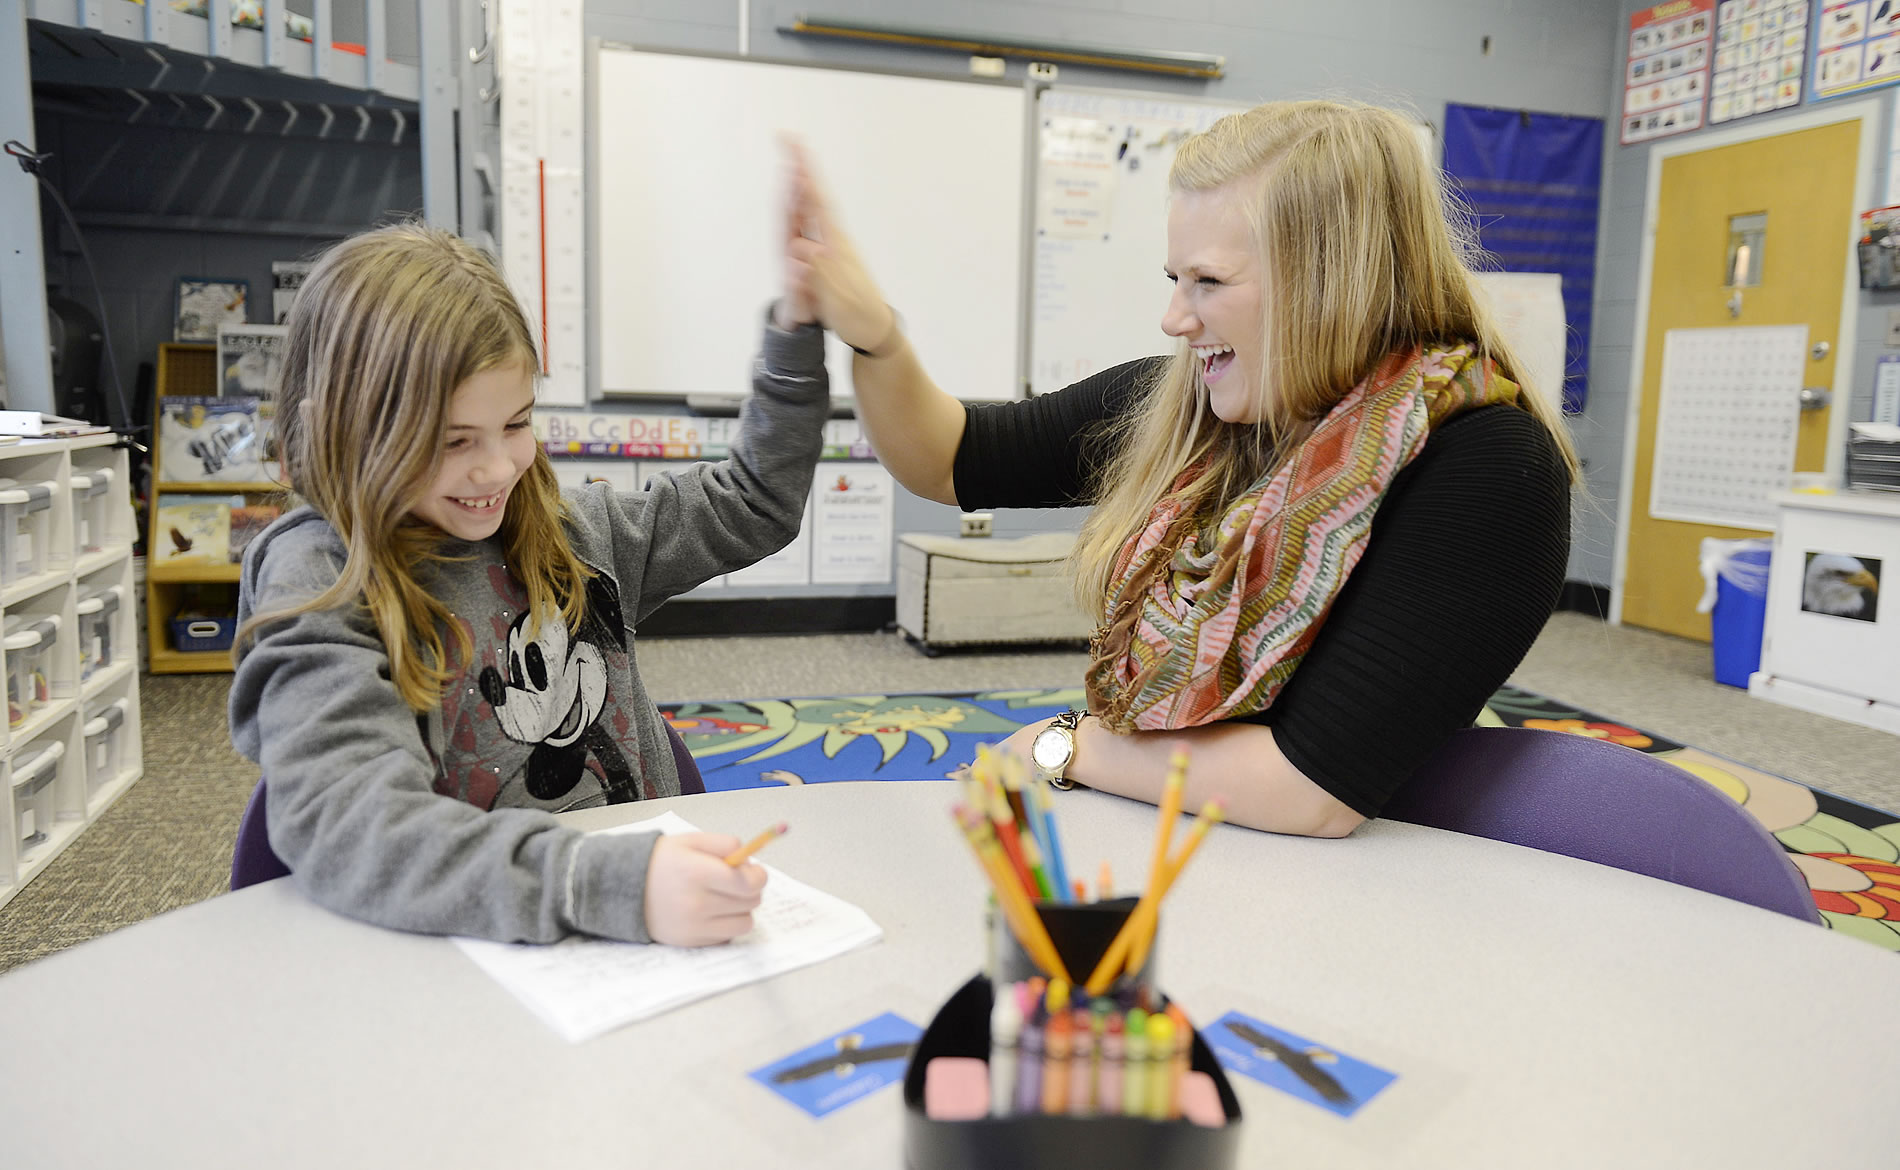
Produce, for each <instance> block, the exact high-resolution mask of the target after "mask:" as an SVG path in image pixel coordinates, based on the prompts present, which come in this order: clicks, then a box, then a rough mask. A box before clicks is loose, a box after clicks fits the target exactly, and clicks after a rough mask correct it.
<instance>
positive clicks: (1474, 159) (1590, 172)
mask: <svg viewBox="0 0 1900 1170" xmlns="http://www.w3.org/2000/svg"><path fill="white" fill-rule="evenodd" d="M1445 173H1446V175H1447V176H1448V177H1449V179H1450V181H1451V183H1452V185H1453V187H1454V189H1455V190H1458V191H1461V192H1462V193H1463V195H1464V198H1465V201H1466V202H1467V203H1468V204H1469V205H1470V207H1471V210H1472V212H1473V214H1474V216H1475V218H1476V223H1477V228H1478V241H1479V243H1480V244H1482V245H1483V247H1484V250H1485V251H1486V252H1488V253H1490V254H1491V256H1492V258H1493V259H1494V260H1495V261H1496V263H1497V266H1498V267H1499V268H1500V269H1502V270H1503V271H1505V272H1554V273H1556V274H1557V275H1558V276H1559V277H1561V278H1562V280H1563V299H1564V319H1565V322H1566V323H1567V325H1568V329H1567V331H1566V332H1567V337H1568V342H1569V344H1568V347H1567V350H1566V356H1565V363H1564V394H1563V401H1564V410H1565V411H1566V412H1567V413H1571V414H1577V413H1581V412H1582V410H1583V404H1584V398H1585V395H1586V393H1587V391H1588V379H1589V372H1590V298H1591V294H1592V292H1593V291H1594V289H1595V284H1596V254H1597V206H1598V202H1599V199H1600V196H1601V192H1602V187H1603V120H1602V119H1601V118H1573V117H1567V116H1564V115H1560V114H1533V113H1527V112H1525V111H1522V110H1498V109H1490V108H1487V107H1484V106H1460V105H1452V104H1447V105H1446V106H1445Z"/></svg>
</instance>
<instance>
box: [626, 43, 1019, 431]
mask: <svg viewBox="0 0 1900 1170" xmlns="http://www.w3.org/2000/svg"><path fill="white" fill-rule="evenodd" d="M595 66H596V67H595V73H594V78H593V82H594V84H593V105H592V110H591V113H592V117H593V127H594V135H593V140H594V151H593V160H594V166H593V168H592V171H593V179H594V183H593V205H592V215H593V218H594V220H595V224H596V230H595V234H594V240H595V254H594V256H593V257H592V267H593V271H594V278H595V280H594V284H595V289H596V295H595V296H594V298H593V333H594V337H595V339H596V348H597V351H598V360H597V361H596V362H595V363H594V369H595V370H596V371H597V375H598V381H597V382H596V383H595V386H594V389H595V390H596V392H597V393H598V394H600V395H603V396H610V397H611V396H617V395H639V394H668V395H674V394H724V395H741V394H744V393H745V392H746V391H747V390H748V388H749V387H750V385H751V366H752V359H753V355H754V353H755V352H756V351H757V349H758V341H759V329H760V324H761V321H762V317H761V310H762V308H763V306H764V305H765V303H766V302H767V301H769V300H770V299H771V298H772V297H774V296H776V295H778V290H779V289H780V288H781V287H782V281H781V270H780V257H781V256H782V251H781V249H780V247H779V239H780V235H779V233H780V232H781V231H782V230H783V224H784V215H783V203H784V176H783V166H782V159H781V154H780V151H779V146H778V142H777V135H778V133H779V132H780V131H781V130H787V131H792V132H794V133H796V134H798V135H799V136H800V137H802V138H803V139H804V141H805V143H806V146H807V148H808V149H809V150H810V151H811V153H812V155H813V158H814V160H815V163H816V166H817V169H818V172H819V177H820V180H821V181H822V182H823V184H824V186H825V187H826V189H827V190H828V191H829V192H830V195H831V201H832V206H833V209H834V210H835V211H836V212H837V214H838V215H839V217H840V220H841V222H842V225H843V226H844V228H845V229H846V230H847V231H848V232H849V233H850V234H851V236H852V238H853V239H854V240H855V241H856V243H857V246H858V251H859V253H860V254H861V255H862V256H863V257H864V260H865V263H866V265H867V266H868V267H869V268H870V269H871V272H872V275H873V276H874V277H875V278H876V279H877V280H878V282H879V284H880V286H881V287H882V288H883V290H884V294H885V296H886V297H888V298H889V299H890V302H891V304H892V305H894V306H895V307H896V308H897V310H898V311H899V312H900V313H902V314H903V317H904V321H905V326H906V331H907V332H908V334H909V335H910V339H911V344H912V345H913V346H914V348H915V349H916V351H917V354H918V356H919V357H920V358H921V359H922V361H923V363H924V368H925V369H927V370H929V371H930V373H931V375H932V376H933V378H934V379H935V380H936V382H937V384H938V385H940V386H942V387H943V388H944V389H945V390H947V391H949V392H950V393H952V394H955V395H957V396H958V397H960V398H971V399H1006V398H1015V397H1019V396H1020V387H1021V373H1020V371H1019V369H1018V363H1019V344H1020V340H1021V333H1022V326H1023V319H1024V311H1023V305H1022V292H1021V285H1022V282H1021V280H1020V273H1021V271H1022V263H1023V259H1022V257H1023V204H1024V194H1023V193H1024V183H1025V176H1024V174H1023V158H1024V153H1025V151H1024V134H1025V119H1024V102H1025V99H1024V96H1023V91H1022V90H1021V89H1020V88H1017V87H1015V86H1007V85H988V84H982V83H977V82H968V81H949V80H938V79H927V78H916V77H901V76H893V75H890V74H878V73H859V72H851V71H846V70H838V69H822V68H813V67H809V66H798V65H784V64H776V63H767V62H760V61H750V60H738V59H732V58H718V57H692V56H682V55H677V54H668V53H648V52H638V51H634V50H631V49H623V48H615V47H611V46H606V45H603V46H601V47H600V49H599V51H598V52H597V53H596V55H595ZM829 345H830V353H829V354H828V357H827V361H828V364H829V366H830V368H831V370H832V372H833V375H834V378H836V379H837V387H836V388H837V389H838V390H839V391H841V392H844V391H848V389H849V383H848V381H847V380H846V378H845V372H846V371H848V370H849V369H850V365H849V361H848V359H849V357H850V353H849V351H848V350H846V349H845V348H844V346H843V345H842V344H841V343H839V342H837V341H836V339H835V338H834V339H831V341H830V342H829Z"/></svg>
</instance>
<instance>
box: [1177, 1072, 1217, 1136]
mask: <svg viewBox="0 0 1900 1170" xmlns="http://www.w3.org/2000/svg"><path fill="white" fill-rule="evenodd" d="M1181 1116H1183V1117H1185V1118H1187V1119H1188V1120H1189V1121H1192V1122H1193V1123H1194V1124H1196V1125H1204V1126H1206V1127H1207V1128H1209V1129H1220V1128H1221V1127H1222V1126H1224V1125H1226V1124H1227V1111H1226V1110H1225V1109H1223V1108H1221V1103H1220V1090H1219V1089H1217V1088H1215V1087H1214V1078H1213V1077H1210V1076H1208V1075H1207V1074H1206V1073H1204V1072H1191V1073H1189V1074H1188V1075H1186V1076H1185V1077H1182V1078H1181Z"/></svg>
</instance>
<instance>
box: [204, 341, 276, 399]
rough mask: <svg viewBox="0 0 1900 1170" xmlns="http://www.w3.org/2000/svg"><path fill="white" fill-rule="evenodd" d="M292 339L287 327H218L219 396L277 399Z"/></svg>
mask: <svg viewBox="0 0 1900 1170" xmlns="http://www.w3.org/2000/svg"><path fill="white" fill-rule="evenodd" d="M289 335H290V327H289V326H287V325H220V326H218V393H219V394H220V395H224V396H227V397H229V396H234V395H241V394H248V395H250V396H251V397H253V398H276V397H277V384H278V383H279V382H280V381H282V380H283V374H284V346H285V344H286V340H287V338H288V337H289Z"/></svg>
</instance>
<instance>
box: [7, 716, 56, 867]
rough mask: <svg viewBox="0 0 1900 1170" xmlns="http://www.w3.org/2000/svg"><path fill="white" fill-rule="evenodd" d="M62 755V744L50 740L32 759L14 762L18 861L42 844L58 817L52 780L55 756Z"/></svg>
mask: <svg viewBox="0 0 1900 1170" xmlns="http://www.w3.org/2000/svg"><path fill="white" fill-rule="evenodd" d="M65 754H66V745H65V744H64V743H61V742H60V741H58V740H54V741H53V742H52V743H50V744H48V745H47V746H46V748H45V750H43V751H41V752H39V753H38V754H37V755H35V756H33V757H32V758H30V759H27V760H24V761H21V760H15V761H14V764H13V832H14V842H15V847H16V848H18V850H19V851H20V859H21V860H22V861H24V860H26V859H27V858H29V857H31V856H32V855H33V852H34V850H36V849H38V848H39V847H40V846H41V845H44V844H45V843H46V837H47V834H48V833H49V832H50V831H51V830H52V827H53V822H54V821H55V820H56V819H58V817H59V793H58V791H57V790H56V789H54V787H53V781H55V780H57V779H59V758H60V757H61V756H63V755H65Z"/></svg>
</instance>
